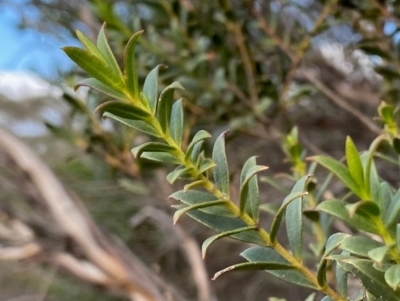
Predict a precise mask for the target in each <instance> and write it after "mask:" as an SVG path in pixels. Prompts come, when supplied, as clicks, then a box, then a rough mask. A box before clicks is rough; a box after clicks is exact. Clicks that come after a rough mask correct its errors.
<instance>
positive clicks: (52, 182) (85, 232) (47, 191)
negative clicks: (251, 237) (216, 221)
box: [0, 130, 184, 301]
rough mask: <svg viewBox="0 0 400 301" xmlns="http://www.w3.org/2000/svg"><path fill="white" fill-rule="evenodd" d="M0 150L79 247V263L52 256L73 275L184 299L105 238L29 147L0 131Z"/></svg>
mask: <svg viewBox="0 0 400 301" xmlns="http://www.w3.org/2000/svg"><path fill="white" fill-rule="evenodd" d="M0 152H1V153H2V154H3V156H5V157H6V158H8V159H9V161H11V162H12V163H13V164H15V166H16V168H18V169H19V170H21V171H22V172H23V173H24V175H25V178H26V179H27V181H29V185H30V187H33V188H34V189H35V195H38V196H40V200H36V199H35V201H37V202H40V205H42V206H43V207H45V208H46V209H47V211H48V212H49V214H50V215H51V216H52V218H53V220H54V221H55V222H56V223H57V226H58V227H59V228H60V229H61V230H62V232H64V234H65V235H66V236H67V237H70V238H71V239H72V241H73V242H74V243H75V244H77V245H78V246H79V248H80V249H81V251H82V252H83V254H84V255H85V257H86V259H85V261H87V262H88V264H84V262H82V261H77V259H74V257H73V256H71V255H68V256H61V255H60V256H61V257H60V256H58V257H57V256H56V257H55V260H56V261H57V262H58V263H59V264H60V265H64V266H65V267H66V268H67V269H69V270H71V271H76V273H75V274H79V273H78V272H82V273H85V272H86V275H93V273H94V271H95V272H96V273H97V274H96V275H97V276H99V277H100V276H101V277H100V278H98V279H102V282H104V284H106V285H107V288H108V289H110V290H112V291H118V292H120V293H122V294H124V295H125V296H126V297H128V298H129V299H130V300H132V301H166V300H167V298H166V297H165V295H164V294H163V293H162V291H164V292H169V293H172V294H173V296H174V297H173V300H184V299H183V298H182V297H181V296H180V295H179V294H178V293H177V292H175V291H174V289H173V288H172V287H170V286H168V285H167V284H166V283H165V282H164V281H162V279H160V278H159V277H158V276H157V275H155V274H154V273H153V272H151V271H150V270H149V269H148V268H147V267H146V266H144V265H143V264H142V263H141V261H140V260H139V259H138V258H136V257H135V256H134V255H133V254H132V253H128V252H127V251H126V250H123V249H122V248H120V247H117V244H115V243H114V242H111V241H110V240H109V239H108V238H106V237H105V236H104V235H103V234H102V232H101V231H100V230H99V228H98V227H97V226H96V224H95V223H94V222H93V220H92V219H91V218H90V216H89V214H88V213H87V211H86V209H85V208H84V207H83V205H82V204H80V202H79V201H78V199H77V198H76V197H72V196H71V194H69V193H68V192H67V191H66V189H65V188H64V187H63V186H62V184H61V183H60V182H59V181H58V180H57V178H56V177H55V176H54V174H53V173H52V171H51V170H50V168H49V167H48V166H47V165H45V164H44V163H43V162H42V161H41V160H40V159H39V158H38V157H37V156H36V155H35V154H34V153H33V152H32V151H31V150H30V149H29V147H28V146H26V145H25V144H23V143H22V142H21V141H19V140H18V139H16V138H15V137H13V136H12V135H10V134H9V133H7V132H6V131H3V130H0ZM28 246H29V245H28ZM36 252H39V250H38V249H36ZM33 253H35V252H33ZM27 254H28V255H29V252H28V253H27ZM69 264H70V265H69ZM79 269H80V270H79ZM102 277H103V278H102ZM89 278H90V277H89ZM92 279H95V278H93V277H92Z"/></svg>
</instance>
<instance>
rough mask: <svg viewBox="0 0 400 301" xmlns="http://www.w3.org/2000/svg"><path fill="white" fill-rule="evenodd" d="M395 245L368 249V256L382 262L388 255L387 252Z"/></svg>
mask: <svg viewBox="0 0 400 301" xmlns="http://www.w3.org/2000/svg"><path fill="white" fill-rule="evenodd" d="M393 247H394V246H382V247H378V248H375V249H372V250H369V251H368V257H369V258H371V259H372V260H373V261H375V262H376V263H382V262H383V260H384V259H385V257H386V254H387V253H388V252H389V251H390V249H392V248H393Z"/></svg>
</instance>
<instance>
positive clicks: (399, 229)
mask: <svg viewBox="0 0 400 301" xmlns="http://www.w3.org/2000/svg"><path fill="white" fill-rule="evenodd" d="M396 247H397V252H400V224H397V225H396Z"/></svg>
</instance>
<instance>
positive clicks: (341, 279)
mask: <svg viewBox="0 0 400 301" xmlns="http://www.w3.org/2000/svg"><path fill="white" fill-rule="evenodd" d="M341 254H342V255H349V253H348V252H346V251H343V252H342V253H341ZM335 276H336V287H337V291H338V293H339V294H340V296H342V297H344V298H347V271H345V270H344V269H342V268H341V267H340V266H339V265H338V264H337V265H336V268H335Z"/></svg>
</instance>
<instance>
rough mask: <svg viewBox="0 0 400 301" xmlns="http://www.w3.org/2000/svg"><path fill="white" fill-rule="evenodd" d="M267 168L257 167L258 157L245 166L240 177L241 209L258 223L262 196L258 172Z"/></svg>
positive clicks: (251, 159) (252, 158)
mask: <svg viewBox="0 0 400 301" xmlns="http://www.w3.org/2000/svg"><path fill="white" fill-rule="evenodd" d="M266 169H268V167H266V166H258V167H257V165H256V157H251V158H249V159H248V160H247V161H246V163H245V164H244V165H243V168H242V173H241V175H240V208H241V212H243V211H244V210H246V213H247V214H248V215H249V216H250V217H251V218H252V219H254V220H255V221H256V222H258V220H259V207H260V194H259V189H258V179H257V176H256V174H257V173H258V171H256V170H259V171H262V170H266Z"/></svg>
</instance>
